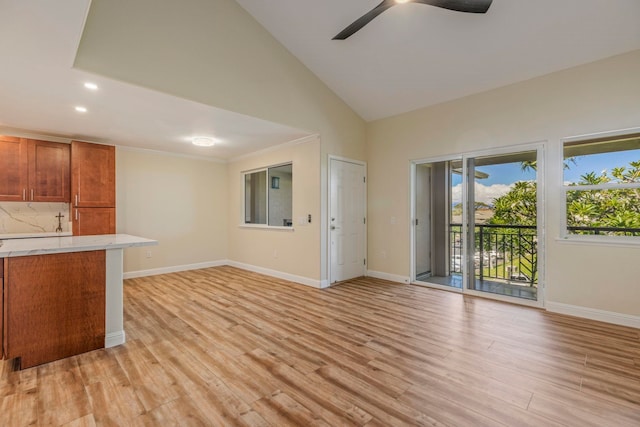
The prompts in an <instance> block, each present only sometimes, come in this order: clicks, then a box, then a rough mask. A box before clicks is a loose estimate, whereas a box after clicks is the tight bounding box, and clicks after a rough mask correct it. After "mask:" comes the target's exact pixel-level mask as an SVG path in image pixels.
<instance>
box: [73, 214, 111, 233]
mask: <svg viewBox="0 0 640 427" xmlns="http://www.w3.org/2000/svg"><path fill="white" fill-rule="evenodd" d="M115 232H116V208H73V235H74V236H91V235H94V234H115Z"/></svg>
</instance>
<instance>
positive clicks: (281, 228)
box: [238, 224, 295, 231]
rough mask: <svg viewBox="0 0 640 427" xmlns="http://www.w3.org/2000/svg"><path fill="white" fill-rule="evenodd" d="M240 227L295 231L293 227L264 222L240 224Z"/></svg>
mask: <svg viewBox="0 0 640 427" xmlns="http://www.w3.org/2000/svg"><path fill="white" fill-rule="evenodd" d="M238 227H240V228H254V229H258V230H273V231H295V230H294V228H293V227H283V226H276V225H264V224H240V225H238Z"/></svg>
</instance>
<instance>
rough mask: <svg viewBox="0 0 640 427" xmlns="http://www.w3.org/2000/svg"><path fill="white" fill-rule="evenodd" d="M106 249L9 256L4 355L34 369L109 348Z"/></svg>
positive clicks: (5, 274)
mask: <svg viewBox="0 0 640 427" xmlns="http://www.w3.org/2000/svg"><path fill="white" fill-rule="evenodd" d="M105 263H106V258H105V251H104V250H101V251H88V252H72V253H62V254H51V255H34V256H24V257H15V258H13V257H12V258H7V259H6V262H5V269H4V270H5V271H4V278H5V280H4V304H3V305H4V313H3V314H4V322H3V325H2V326H3V332H4V337H3V338H4V340H3V341H4V353H5V356H6V358H9V359H12V358H20V368H21V369H24V368H29V367H32V366H36V365H40V364H42V363H47V362H51V361H54V360H58V359H62V358H65V357H69V356H73V355H76V354H80V353H85V352H87V351H91V350H95V349H99V348H103V347H104V339H105V267H106V266H105Z"/></svg>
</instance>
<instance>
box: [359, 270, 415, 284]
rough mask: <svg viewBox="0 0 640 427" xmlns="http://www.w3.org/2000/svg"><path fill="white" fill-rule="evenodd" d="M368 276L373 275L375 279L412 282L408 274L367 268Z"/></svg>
mask: <svg viewBox="0 0 640 427" xmlns="http://www.w3.org/2000/svg"><path fill="white" fill-rule="evenodd" d="M367 277H373V278H374V279H383V280H389V281H391V282H398V283H410V282H411V279H410V278H409V277H407V276H399V275H396V274H389V273H383V272H382V271H373V270H367Z"/></svg>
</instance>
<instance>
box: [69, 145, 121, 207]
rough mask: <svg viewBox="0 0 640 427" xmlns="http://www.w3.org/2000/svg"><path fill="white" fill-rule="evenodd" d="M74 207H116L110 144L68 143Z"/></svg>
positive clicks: (114, 152) (113, 167)
mask: <svg viewBox="0 0 640 427" xmlns="http://www.w3.org/2000/svg"><path fill="white" fill-rule="evenodd" d="M71 169H72V172H71V188H72V197H73V205H74V207H80V208H113V207H115V206H116V150H115V147H113V146H111V145H99V144H90V143H87V142H79V141H72V142H71Z"/></svg>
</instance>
